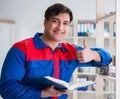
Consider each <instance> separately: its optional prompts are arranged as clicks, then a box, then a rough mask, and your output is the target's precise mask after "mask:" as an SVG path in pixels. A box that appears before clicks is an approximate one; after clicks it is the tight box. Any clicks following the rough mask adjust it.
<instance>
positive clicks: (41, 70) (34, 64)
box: [26, 60, 53, 78]
mask: <svg viewBox="0 0 120 99" xmlns="http://www.w3.org/2000/svg"><path fill="white" fill-rule="evenodd" d="M52 72H53V61H50V60H33V61H30V62H28V63H27V72H26V75H27V77H28V78H34V77H40V76H47V75H52Z"/></svg>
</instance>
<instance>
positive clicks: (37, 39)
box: [33, 32, 67, 52]
mask: <svg viewBox="0 0 120 99" xmlns="http://www.w3.org/2000/svg"><path fill="white" fill-rule="evenodd" d="M41 35H43V33H38V32H37V33H36V34H35V36H34V37H33V41H34V44H35V47H36V48H38V49H40V48H45V47H49V46H48V45H47V44H45V43H44V42H43V40H42V39H41V38H40V36H41ZM58 48H60V49H61V51H63V52H66V50H67V49H66V48H65V47H63V46H62V44H61V43H59V44H58V46H57V48H56V49H58Z"/></svg>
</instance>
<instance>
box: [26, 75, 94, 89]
mask: <svg viewBox="0 0 120 99" xmlns="http://www.w3.org/2000/svg"><path fill="white" fill-rule="evenodd" d="M24 84H26V85H32V86H34V87H37V88H42V89H44V88H46V87H49V86H51V85H53V86H54V88H55V89H56V90H60V91H65V90H70V91H72V90H75V89H77V88H80V87H85V86H90V85H93V84H95V82H93V81H91V80H90V81H84V82H70V83H67V82H65V81H63V80H60V79H56V78H53V77H50V76H44V77H40V78H32V79H29V80H28V81H25V82H24Z"/></svg>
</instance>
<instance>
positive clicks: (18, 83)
mask: <svg viewBox="0 0 120 99" xmlns="http://www.w3.org/2000/svg"><path fill="white" fill-rule="evenodd" d="M72 19H73V15H72V12H71V10H70V9H69V8H68V7H66V6H64V5H63V4H60V3H57V4H54V5H52V6H50V7H49V8H48V9H47V10H46V12H45V19H44V27H45V29H44V33H43V34H42V33H36V35H35V36H34V37H33V38H28V39H25V40H23V41H20V42H17V43H15V44H14V45H13V46H12V48H11V49H10V50H9V52H8V54H7V56H6V59H5V61H4V64H3V68H2V73H1V81H0V93H1V96H2V97H3V99H57V98H58V99H66V98H67V94H66V93H67V92H61V91H58V90H55V89H54V86H50V87H48V88H45V89H43V88H42V86H38V88H37V87H34V86H32V85H25V84H24V82H25V81H27V80H28V79H30V78H38V77H41V76H51V77H55V78H58V79H62V80H65V81H66V82H69V81H70V79H71V76H72V73H73V72H74V70H75V68H77V67H80V66H99V67H100V66H104V65H108V64H109V63H110V62H111V56H110V54H109V53H108V52H106V51H105V50H104V49H100V48H91V49H89V48H88V47H87V45H86V41H84V42H83V44H84V48H82V47H81V46H77V45H72V44H69V43H61V40H62V39H64V38H65V37H66V35H67V34H68V29H69V24H70V22H71V21H72Z"/></svg>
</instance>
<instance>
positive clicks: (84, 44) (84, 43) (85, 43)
mask: <svg viewBox="0 0 120 99" xmlns="http://www.w3.org/2000/svg"><path fill="white" fill-rule="evenodd" d="M83 47H84V48H87V41H86V39H84V40H83Z"/></svg>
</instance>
